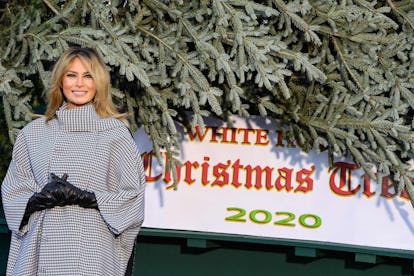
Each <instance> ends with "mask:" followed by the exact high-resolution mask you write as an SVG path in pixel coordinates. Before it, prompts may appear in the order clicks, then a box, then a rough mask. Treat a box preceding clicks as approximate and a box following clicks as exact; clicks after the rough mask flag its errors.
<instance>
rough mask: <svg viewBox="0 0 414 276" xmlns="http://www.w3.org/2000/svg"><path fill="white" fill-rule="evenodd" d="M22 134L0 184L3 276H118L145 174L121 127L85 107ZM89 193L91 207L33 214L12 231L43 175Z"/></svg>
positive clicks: (139, 209)
mask: <svg viewBox="0 0 414 276" xmlns="http://www.w3.org/2000/svg"><path fill="white" fill-rule="evenodd" d="M56 115H57V118H56V119H53V120H51V121H49V122H48V123H45V119H44V118H39V119H36V120H34V121H32V122H31V123H29V124H28V125H27V126H26V127H25V128H23V129H22V130H21V131H20V133H19V135H18V137H17V140H16V143H15V146H14V149H13V157H12V161H11V163H10V167H9V169H8V172H7V175H6V177H5V178H4V181H3V184H2V187H1V188H2V199H3V207H4V212H5V215H6V220H7V224H8V227H9V228H10V230H11V231H12V240H11V246H10V252H9V260H8V264H7V275H25V276H29V275H48V276H51V275H65V276H70V275H74V276H75V275H76V276H79V275H111V276H114V275H124V273H125V270H126V267H127V263H128V259H129V257H130V255H131V252H132V250H133V245H134V241H135V238H136V236H137V234H138V231H139V229H140V227H141V225H142V222H143V219H144V190H145V175H144V169H143V164H142V160H141V158H140V155H139V153H138V150H137V148H136V145H135V143H134V140H133V139H132V137H131V134H130V133H129V130H128V129H127V127H126V126H125V125H124V124H123V123H122V122H121V121H119V120H117V119H110V118H100V117H99V116H98V115H97V114H96V112H95V110H94V107H93V105H87V106H82V107H78V108H73V109H66V104H63V106H62V107H61V108H60V109H59V110H58V111H57V113H56ZM52 172H53V173H55V174H56V175H58V176H62V175H63V174H64V173H67V174H68V175H69V178H68V181H69V182H71V183H72V184H74V185H75V186H77V187H79V188H81V189H85V190H88V191H93V192H94V193H95V195H96V199H97V202H98V206H99V211H98V210H95V209H85V208H82V207H79V206H76V205H71V206H64V207H55V208H53V209H48V210H45V211H41V212H36V213H34V214H33V215H32V216H31V217H30V219H29V222H28V224H27V225H26V226H24V227H23V228H22V229H20V230H19V226H20V223H21V220H22V217H23V214H24V211H25V207H26V204H27V201H28V199H29V198H30V197H31V196H32V195H33V193H34V192H40V190H41V189H42V187H43V186H44V185H45V184H47V183H48V181H49V177H50V173H52Z"/></svg>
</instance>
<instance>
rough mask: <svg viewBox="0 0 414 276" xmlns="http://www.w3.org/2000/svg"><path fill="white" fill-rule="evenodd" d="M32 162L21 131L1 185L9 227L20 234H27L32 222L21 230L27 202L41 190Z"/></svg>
mask: <svg viewBox="0 0 414 276" xmlns="http://www.w3.org/2000/svg"><path fill="white" fill-rule="evenodd" d="M39 191H40V187H39V185H38V184H37V183H36V180H35V177H34V175H33V171H32V168H31V164H30V158H29V154H28V150H27V144H26V141H25V137H24V134H23V133H22V132H20V133H19V135H18V136H17V139H16V143H15V145H14V148H13V154H12V161H11V162H10V165H9V168H8V171H7V174H6V176H5V178H4V180H3V184H2V186H1V192H2V201H3V208H4V213H5V215H6V221H7V224H8V226H9V229H10V230H11V231H13V232H16V233H17V234H19V235H23V234H25V233H26V232H27V231H28V229H29V228H30V222H31V221H32V219H31V220H29V223H28V224H27V225H26V226H25V227H22V229H20V230H19V227H20V223H21V221H22V218H23V215H24V212H25V209H26V205H27V202H28V200H29V198H30V197H31V196H32V195H33V193H34V192H39Z"/></svg>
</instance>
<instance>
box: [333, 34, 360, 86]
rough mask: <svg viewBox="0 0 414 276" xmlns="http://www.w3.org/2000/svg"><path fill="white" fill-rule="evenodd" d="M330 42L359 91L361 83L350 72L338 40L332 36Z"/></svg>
mask: <svg viewBox="0 0 414 276" xmlns="http://www.w3.org/2000/svg"><path fill="white" fill-rule="evenodd" d="M332 42H333V43H334V46H335V49H336V51H337V52H338V54H339V57H340V59H341V61H342V64H343V65H344V67H345V69H346V71H347V72H348V74H349V75H351V77H352V79H353V80H354V81H355V83H356V84H357V85H358V88H359V89H360V91H363V90H364V89H363V87H362V85H361V83H360V82H359V80H358V78H357V77H356V76H355V74H354V73H353V72H352V70H351V68H350V67H349V65H348V63H347V61H346V58H345V54H344V52H343V51H342V50H341V48H340V46H339V42H338V41H337V39H336V38H335V37H332Z"/></svg>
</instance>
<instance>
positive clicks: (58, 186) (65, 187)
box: [45, 174, 98, 209]
mask: <svg viewBox="0 0 414 276" xmlns="http://www.w3.org/2000/svg"><path fill="white" fill-rule="evenodd" d="M51 176H52V179H53V180H55V181H54V182H51V184H50V187H48V191H49V192H50V193H51V194H53V195H54V196H55V198H56V199H57V200H60V201H59V202H58V203H57V206H64V205H79V206H80V207H83V208H93V209H98V203H97V201H96V197H95V194H94V193H93V192H88V191H85V190H82V189H79V188H78V187H76V186H74V185H72V184H71V183H69V182H68V181H67V180H66V179H67V178H68V175H67V174H64V175H63V176H62V178H60V177H58V176H56V175H55V174H51ZM47 185H49V184H47ZM47 185H46V186H47ZM46 186H45V188H46Z"/></svg>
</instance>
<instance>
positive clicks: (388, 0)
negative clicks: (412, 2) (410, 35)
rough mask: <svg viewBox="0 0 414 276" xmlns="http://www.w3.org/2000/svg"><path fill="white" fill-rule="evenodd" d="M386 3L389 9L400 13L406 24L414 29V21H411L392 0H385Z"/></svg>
mask: <svg viewBox="0 0 414 276" xmlns="http://www.w3.org/2000/svg"><path fill="white" fill-rule="evenodd" d="M387 3H388V5H389V6H390V7H391V9H392V10H393V11H395V12H396V13H397V14H398V15H400V16H401V17H402V18H403V19H404V20H405V21H406V22H407V23H408V25H409V26H410V27H411V29H413V31H414V22H412V21H411V19H410V18H408V17H407V16H406V14H404V12H402V11H400V10H399V9H398V8H397V7H396V6H395V5H394V2H393V1H392V0H387Z"/></svg>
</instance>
